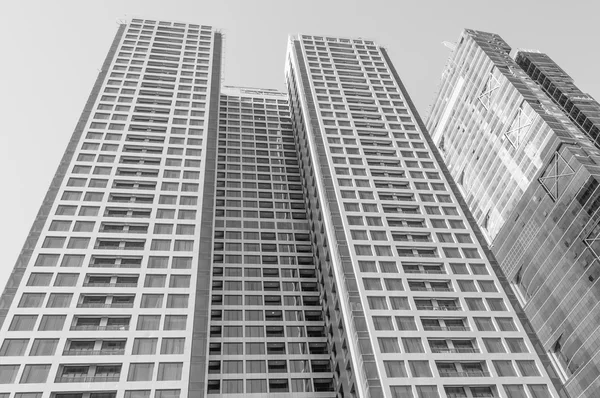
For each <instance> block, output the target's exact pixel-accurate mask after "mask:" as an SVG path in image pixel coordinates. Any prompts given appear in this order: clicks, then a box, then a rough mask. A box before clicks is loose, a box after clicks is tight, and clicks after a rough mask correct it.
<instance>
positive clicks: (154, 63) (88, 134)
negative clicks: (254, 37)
mask: <svg viewBox="0 0 600 398" xmlns="http://www.w3.org/2000/svg"><path fill="white" fill-rule="evenodd" d="M221 54H222V39H221V34H220V33H219V32H218V31H215V30H214V29H212V28H211V27H208V26H200V25H188V24H181V23H170V22H158V21H150V20H138V19H134V20H132V21H131V22H130V23H127V24H125V25H121V26H120V28H119V30H118V33H117V36H116V38H115V41H114V43H113V45H112V47H111V50H110V51H109V54H108V56H107V59H106V61H105V64H104V66H103V68H102V72H101V74H100V75H99V77H98V80H97V82H96V84H95V86H94V89H93V91H92V94H91V96H90V99H89V101H88V103H87V105H86V107H85V109H84V112H83V114H82V117H81V119H80V122H79V123H78V125H77V127H76V130H75V132H74V134H73V137H72V140H71V142H70V143H69V146H68V148H67V151H66V153H65V156H64V158H63V160H62V162H61V165H60V167H59V170H58V172H57V174H56V176H55V178H54V180H53V182H52V185H51V188H50V190H49V191H48V194H47V197H46V199H45V200H44V203H43V205H42V208H41V210H40V212H39V214H38V217H37V218H36V221H35V223H34V226H33V228H32V231H31V233H30V235H29V237H28V239H27V242H26V244H25V246H24V249H23V251H22V253H21V255H20V257H19V260H18V262H17V265H16V267H15V269H14V271H13V273H12V274H11V277H10V280H9V283H8V286H7V288H6V289H5V291H4V293H3V295H2V298H1V302H0V311H2V312H1V313H0V314H1V318H0V325H1V329H0V359H1V360H0V398H150V397H153V398H186V397H189V398H198V397H205V396H215V397H216V396H224V397H242V396H244V397H245V396H249V397H274V398H275V397H290V398H291V397H294V398H304V397H305V398H309V397H321V398H334V397H339V398H342V397H357V398H368V397H369V398H416V397H418V398H436V397H453V398H457V397H467V398H473V397H496V398H521V397H528V398H547V397H561V396H566V395H565V394H564V392H562V386H561V384H560V381H559V380H558V378H557V377H556V375H555V374H554V371H553V369H552V366H551V364H550V361H549V358H548V357H547V356H546V355H545V353H544V351H543V350H542V348H541V345H540V343H539V342H538V341H537V340H536V337H535V335H534V334H532V332H531V327H530V325H529V323H528V321H527V320H526V318H525V317H524V314H523V313H522V311H521V310H520V307H519V306H518V303H517V299H516V298H515V296H514V295H513V294H512V293H511V291H510V288H509V286H508V284H507V281H506V280H505V279H504V277H503V275H502V272H500V269H499V266H498V265H497V263H496V261H495V260H494V258H493V257H492V256H491V254H490V252H489V250H488V249H487V246H486V244H485V241H484V239H483V236H482V234H481V233H480V231H479V228H478V227H477V225H476V224H475V223H474V221H473V218H472V217H471V215H470V212H469V210H468V208H467V206H466V204H465V202H464V200H463V199H462V198H461V195H460V193H459V192H458V190H457V188H456V186H455V185H454V183H453V182H452V179H451V178H449V174H448V170H447V169H446V166H445V165H444V164H443V163H442V162H441V158H440V156H439V154H438V151H437V150H436V148H435V147H434V146H433V143H432V141H431V139H430V137H429V136H428V134H427V132H426V131H425V128H424V126H423V123H422V122H421V120H420V118H419V116H418V114H417V112H416V110H415V108H414V106H413V105H412V102H411V101H410V98H409V97H408V94H407V92H406V90H405V88H404V86H403V85H402V82H401V80H400V78H399V77H398V75H397V73H396V70H395V69H394V67H393V65H392V63H391V61H390V58H389V56H388V54H387V52H386V51H385V50H384V49H383V48H381V47H379V46H377V45H376V44H375V43H373V42H370V41H365V40H360V39H341V38H332V37H319V36H304V35H303V36H298V37H292V38H290V40H289V44H288V52H287V55H286V67H285V78H286V82H287V91H288V92H287V93H281V92H277V91H274V90H266V89H253V88H243V87H228V86H221ZM282 55H283V54H282Z"/></svg>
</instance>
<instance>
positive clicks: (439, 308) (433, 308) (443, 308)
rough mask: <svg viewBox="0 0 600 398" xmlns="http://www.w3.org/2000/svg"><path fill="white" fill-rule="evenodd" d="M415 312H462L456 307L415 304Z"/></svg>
mask: <svg viewBox="0 0 600 398" xmlns="http://www.w3.org/2000/svg"><path fill="white" fill-rule="evenodd" d="M417 310H420V311H462V308H461V307H458V306H456V305H442V306H437V305H419V304H417Z"/></svg>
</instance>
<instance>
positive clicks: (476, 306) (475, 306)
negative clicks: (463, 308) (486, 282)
mask: <svg viewBox="0 0 600 398" xmlns="http://www.w3.org/2000/svg"><path fill="white" fill-rule="evenodd" d="M465 301H466V303H467V307H469V310H471V311H485V305H483V299H480V298H468V297H467V298H465Z"/></svg>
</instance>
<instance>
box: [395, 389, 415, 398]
mask: <svg viewBox="0 0 600 398" xmlns="http://www.w3.org/2000/svg"><path fill="white" fill-rule="evenodd" d="M390 391H391V392H392V398H414V395H413V393H412V389H411V387H410V386H390Z"/></svg>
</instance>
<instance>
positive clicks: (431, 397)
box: [417, 386, 440, 398]
mask: <svg viewBox="0 0 600 398" xmlns="http://www.w3.org/2000/svg"><path fill="white" fill-rule="evenodd" d="M417 397H418V398H439V397H440V395H439V393H438V388H437V386H417Z"/></svg>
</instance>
